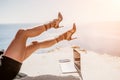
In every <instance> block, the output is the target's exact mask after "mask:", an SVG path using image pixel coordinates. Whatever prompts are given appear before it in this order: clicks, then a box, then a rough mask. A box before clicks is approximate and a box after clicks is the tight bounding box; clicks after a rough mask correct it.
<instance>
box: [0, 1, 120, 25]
mask: <svg viewBox="0 0 120 80" xmlns="http://www.w3.org/2000/svg"><path fill="white" fill-rule="evenodd" d="M58 12H61V13H62V15H63V17H64V22H63V23H64V24H66V25H67V24H72V23H74V22H76V23H89V22H100V21H120V0H0V23H34V22H37V23H38V22H39V23H43V22H48V21H52V19H54V18H56V17H57V13H58Z"/></svg>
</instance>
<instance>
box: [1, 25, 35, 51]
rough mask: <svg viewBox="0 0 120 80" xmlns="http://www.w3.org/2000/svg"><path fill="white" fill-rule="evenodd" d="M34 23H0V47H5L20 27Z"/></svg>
mask: <svg viewBox="0 0 120 80" xmlns="http://www.w3.org/2000/svg"><path fill="white" fill-rule="evenodd" d="M32 25H34V24H0V49H6V48H7V47H8V45H9V44H10V42H11V41H12V39H13V38H14V36H15V34H16V32H17V31H18V29H20V28H27V27H29V26H32Z"/></svg>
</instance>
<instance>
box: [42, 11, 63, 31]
mask: <svg viewBox="0 0 120 80" xmlns="http://www.w3.org/2000/svg"><path fill="white" fill-rule="evenodd" d="M62 20H63V17H62V14H61V13H60V12H59V13H58V19H54V20H53V21H52V22H49V23H48V24H44V27H45V30H48V29H50V28H55V29H57V28H61V27H63V26H61V27H60V26H59V23H60V22H61V21H62Z"/></svg>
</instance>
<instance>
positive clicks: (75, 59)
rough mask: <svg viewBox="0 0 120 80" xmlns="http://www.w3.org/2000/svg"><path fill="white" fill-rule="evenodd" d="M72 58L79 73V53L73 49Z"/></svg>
mask: <svg viewBox="0 0 120 80" xmlns="http://www.w3.org/2000/svg"><path fill="white" fill-rule="evenodd" d="M73 58H74V65H75V67H76V69H77V71H78V72H80V70H81V67H80V53H79V52H77V50H76V49H73Z"/></svg>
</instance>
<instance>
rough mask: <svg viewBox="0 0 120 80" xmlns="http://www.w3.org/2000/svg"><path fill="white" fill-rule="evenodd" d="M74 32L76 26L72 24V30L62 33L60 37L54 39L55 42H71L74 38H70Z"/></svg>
mask: <svg viewBox="0 0 120 80" xmlns="http://www.w3.org/2000/svg"><path fill="white" fill-rule="evenodd" d="M75 32H76V25H75V24H73V28H72V29H71V30H69V31H67V32H65V33H63V34H62V35H60V36H59V37H58V38H56V41H57V42H59V41H61V40H68V41H70V40H73V39H76V38H72V35H73V34H74V33H75Z"/></svg>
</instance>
